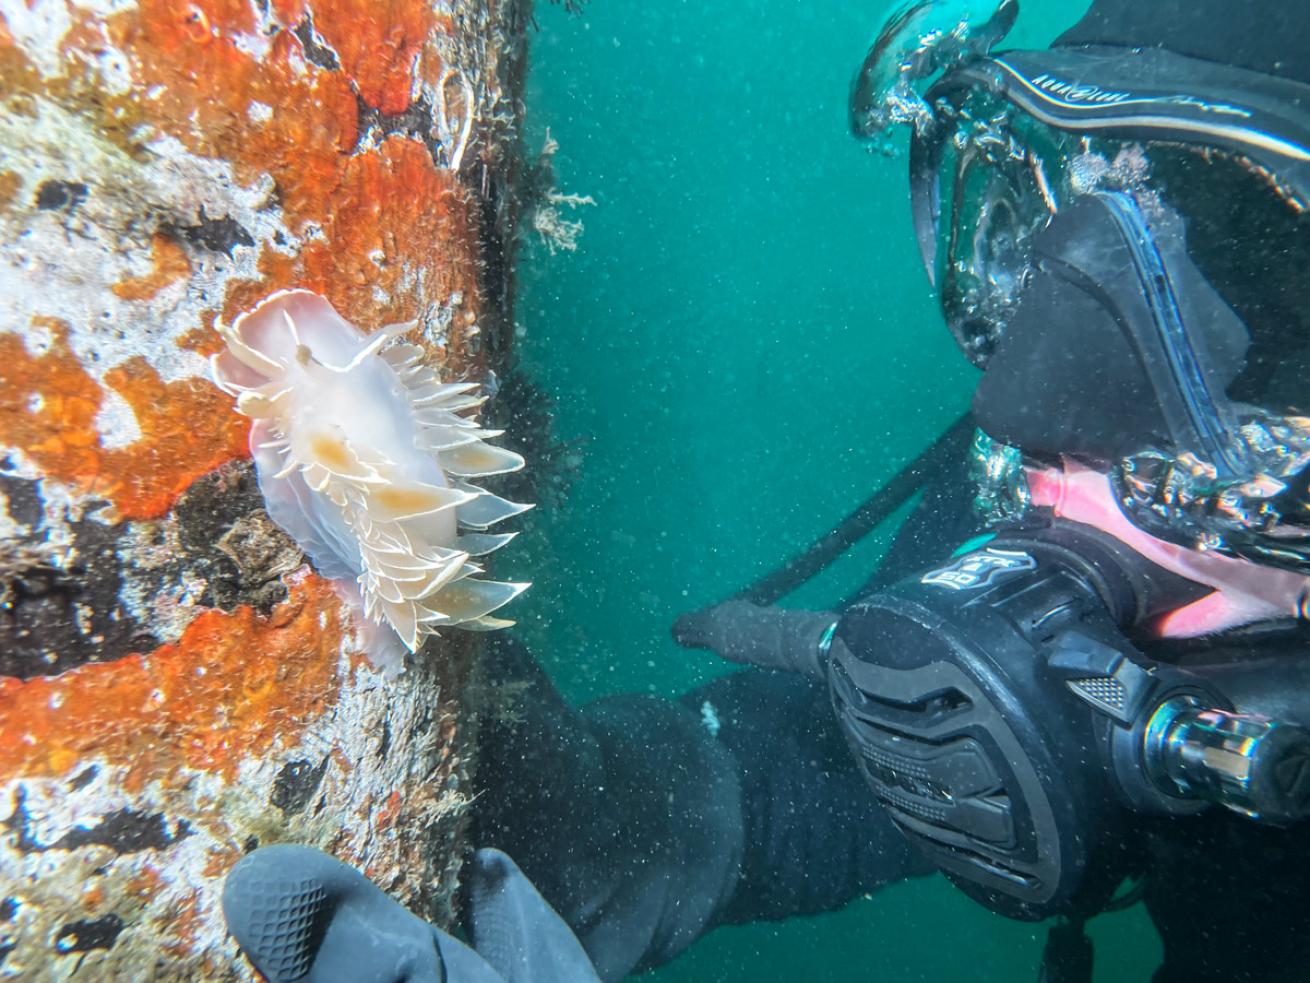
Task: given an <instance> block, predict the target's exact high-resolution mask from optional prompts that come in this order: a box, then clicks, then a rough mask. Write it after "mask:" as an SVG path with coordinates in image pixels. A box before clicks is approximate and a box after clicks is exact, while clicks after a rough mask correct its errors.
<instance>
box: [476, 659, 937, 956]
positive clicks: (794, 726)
mask: <svg viewBox="0 0 1310 983" xmlns="http://www.w3.org/2000/svg"><path fill="white" fill-rule="evenodd" d="M491 651H492V656H491V658H492V660H493V665H492V668H493V670H494V671H495V672H496V673H498V678H499V679H501V680H502V681H512V682H509V683H508V684H507V683H505V682H502V685H501V687H500V689H501V690H502V691H504V692H507V693H510V694H517V697H512V696H511V697H510V699H511V702H510V703H508V704H507V705H504V706H502V707H501V708H500V709H499V710H498V711H497V714H498V719H497V720H496V721H495V722H494V724H493V725H489V726H484V729H483V734H482V735H481V740H480V766H479V768H480V776H479V779H480V780H479V785H480V786H482V789H483V791H482V792H481V794H480V796H479V799H478V801H477V804H476V805H475V810H474V828H473V830H472V832H471V837H472V842H474V843H476V844H477V845H479V846H484V847H495V848H497V849H500V850H502V851H504V852H505V853H506V854H508V855H509V856H511V857H512V858H513V859H514V860H515V862H516V863H517V864H518V866H519V867H520V868H521V869H522V870H523V872H524V873H525V874H526V875H527V877H528V878H529V879H530V880H531V881H532V883H533V884H534V885H535V886H536V888H537V890H538V891H540V892H541V895H542V896H543V897H544V898H545V899H546V901H547V902H549V904H550V905H551V907H553V908H554V909H555V910H556V911H557V912H558V913H559V914H560V916H561V917H562V918H563V919H564V920H565V922H566V923H567V924H568V925H569V927H570V928H572V929H573V931H574V932H575V933H576V934H577V936H578V938H579V940H580V941H581V942H582V944H583V947H584V948H585V949H586V951H587V955H588V956H589V957H590V958H591V960H592V962H593V964H594V965H595V967H596V970H597V972H598V973H599V975H600V976H601V978H602V979H604V980H618V979H621V978H622V977H623V976H625V975H626V974H628V973H630V972H633V971H637V970H641V969H645V968H649V967H652V966H656V965H659V964H661V963H663V962H666V961H668V960H669V959H672V958H673V957H674V956H675V955H677V954H678V953H679V952H681V951H682V950H683V949H685V948H686V947H687V946H688V945H690V944H691V943H692V942H693V941H694V940H695V939H696V938H698V937H699V936H700V935H702V934H704V932H705V931H707V930H708V929H709V928H710V927H712V926H713V925H715V924H718V923H723V922H743V921H751V920H756V919H766V918H767V919H773V918H786V917H788V916H790V915H798V914H813V913H816V912H821V911H829V910H833V909H835V908H839V907H841V906H842V905H844V904H845V903H847V902H848V901H850V900H851V899H852V898H854V897H856V896H858V895H860V894H864V893H867V892H869V891H871V890H873V889H875V888H877V887H878V886H880V885H882V884H886V883H888V882H889V881H893V880H898V879H900V878H903V877H906V876H909V875H911V874H914V873H920V872H924V871H926V869H927V868H926V866H925V865H924V864H923V863H922V861H920V860H919V859H918V858H917V856H916V855H915V854H913V853H912V851H911V849H910V848H909V847H908V845H907V844H906V843H905V842H904V841H903V839H902V838H901V837H900V835H899V834H898V833H897V832H896V831H895V830H894V829H893V828H892V826H891V824H890V822H889V821H888V820H887V818H886V817H885V815H884V814H883V812H882V811H881V809H880V807H879V806H878V804H877V802H876V801H875V800H874V798H873V796H872V794H871V793H870V792H869V790H868V788H867V787H866V786H865V785H864V783H863V780H862V779H861V777H860V775H859V773H858V771H857V769H856V767H855V764H854V762H853V761H852V760H851V758H850V755H849V753H848V752H847V750H846V748H845V745H844V743H843V741H842V738H841V735H840V734H839V733H838V730H837V726H836V722H835V720H834V719H833V717H832V712H831V710H830V708H829V707H828V704H827V695H826V689H825V687H824V686H823V685H822V684H820V683H816V682H815V681H813V680H811V679H808V678H806V677H802V676H797V675H795V674H791V673H779V672H765V671H759V670H745V671H742V672H739V673H735V674H733V675H731V676H727V677H724V678H722V679H719V680H716V681H715V682H713V683H710V684H709V685H707V686H703V687H700V688H698V689H696V690H693V691H692V692H690V693H687V694H686V695H685V696H684V697H683V698H682V699H681V700H680V701H678V702H670V701H668V700H660V699H656V698H654V697H649V696H632V695H625V696H616V697H610V698H607V699H604V700H599V701H597V702H595V703H592V704H589V705H588V706H586V707H584V708H583V709H582V710H581V711H577V710H573V709H571V708H570V707H568V705H567V704H566V703H564V701H563V700H562V699H560V698H559V696H558V694H556V693H555V691H554V689H553V688H552V687H551V685H550V682H549V680H548V679H547V678H546V677H545V675H544V674H543V673H542V672H541V670H540V669H539V668H538V667H537V666H536V665H535V663H533V662H532V660H531V657H530V656H529V655H528V653H527V652H526V650H525V649H523V648H522V647H521V646H518V645H516V644H515V643H514V642H513V641H512V640H510V639H508V638H499V639H496V640H495V641H493V643H492V645H491ZM507 686H508V689H507V688H506V687H507Z"/></svg>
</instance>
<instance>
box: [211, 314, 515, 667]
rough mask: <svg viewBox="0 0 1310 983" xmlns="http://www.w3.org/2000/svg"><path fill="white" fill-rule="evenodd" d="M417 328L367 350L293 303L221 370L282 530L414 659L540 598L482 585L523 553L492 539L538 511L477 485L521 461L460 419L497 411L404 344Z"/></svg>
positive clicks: (253, 327) (333, 322) (389, 330)
mask: <svg viewBox="0 0 1310 983" xmlns="http://www.w3.org/2000/svg"><path fill="white" fill-rule="evenodd" d="M412 327H413V325H412V324H395V325H390V326H387V327H384V328H381V329H379V330H378V331H376V332H374V333H373V334H372V335H371V336H368V337H364V336H363V335H361V333H360V332H359V331H357V330H356V329H355V328H354V327H353V326H352V325H351V324H350V323H349V322H347V321H345V320H344V319H343V318H342V317H341V316H340V315H338V314H337V312H336V311H335V310H334V309H333V308H332V305H331V304H329V303H328V302H327V301H326V300H325V299H324V298H322V297H320V296H319V295H318V294H316V293H313V292H311V291H308V290H284V291H279V292H278V293H275V294H272V295H271V296H269V297H268V298H266V299H265V300H264V301H262V302H261V303H260V304H259V305H258V306H257V307H255V308H254V309H253V310H251V311H248V312H247V313H245V314H242V315H241V316H240V317H238V318H237V319H236V321H235V323H233V324H232V326H231V327H230V328H229V327H225V326H222V325H220V326H219V331H220V333H221V334H222V336H223V339H224V340H225V341H226V342H227V350H226V351H224V352H222V353H220V354H218V355H216V356H214V357H213V359H212V360H211V370H212V374H213V378H214V381H215V383H216V384H217V385H218V386H219V387H220V388H221V389H223V390H224V391H225V392H227V393H230V394H231V395H233V396H235V397H236V399H237V410H238V411H239V412H241V413H243V414H245V415H246V416H249V417H251V418H253V419H254V421H255V422H254V425H253V426H252V427H251V431H250V450H251V455H252V457H253V458H254V462H255V467H256V470H257V473H258V475H259V485H260V490H261V491H262V492H263V495H264V500H265V504H266V506H267V508H268V512H269V515H270V516H271V517H272V518H273V520H274V521H275V522H276V523H277V524H278V525H279V526H281V527H282V528H283V529H284V530H285V531H286V532H287V533H289V534H290V535H291V536H292V537H293V538H294V539H295V540H296V541H297V543H299V544H300V546H301V548H302V549H304V550H305V552H306V553H308V554H309V556H310V557H311V559H312V560H313V561H314V565H315V567H316V568H317V569H318V571H319V572H320V573H321V574H322V575H323V576H326V577H331V578H334V579H337V580H338V581H341V582H345V583H351V582H353V583H354V584H355V585H357V587H358V594H359V599H360V601H361V602H362V606H363V612H364V614H365V616H366V617H367V618H368V619H369V620H370V621H371V622H372V623H374V624H386V625H389V626H390V627H391V628H392V629H394V631H395V634H396V635H397V636H398V637H399V639H400V641H401V642H402V643H403V644H404V645H405V647H406V648H407V649H409V651H411V652H414V651H416V650H417V649H418V647H419V645H420V644H421V643H422V641H423V638H424V636H425V635H427V634H430V633H431V632H433V631H434V630H436V629H437V628H440V627H443V626H448V625H459V626H461V627H464V628H473V629H484V630H485V629H492V628H501V627H505V626H507V625H510V624H512V623H513V622H511V621H506V620H503V619H501V618H496V617H493V616H492V612H494V611H496V610H497V609H499V608H500V607H502V606H503V605H504V604H506V603H507V602H508V601H510V600H511V599H512V598H514V597H515V596H516V595H517V594H519V593H520V592H521V591H522V590H523V589H524V588H526V587H527V584H518V583H501V582H498V581H492V580H481V579H478V578H477V577H476V576H475V575H476V574H479V573H482V572H483V569H482V567H481V566H480V565H479V564H478V563H477V562H476V558H478V557H482V556H485V555H487V554H489V553H491V552H493V551H494V550H497V549H499V548H500V547H501V546H503V545H505V543H507V542H509V540H510V539H512V538H513V537H514V534H513V533H505V534H493V533H489V532H487V531H486V530H488V529H489V528H490V527H491V526H493V525H495V524H496V523H498V522H500V521H501V520H503V519H506V518H509V517H510V516H513V515H517V514H518V513H520V512H523V511H524V510H526V509H527V508H529V507H530V506H527V505H519V504H516V503H513V502H508V501H506V500H505V499H503V498H499V497H498V496H496V495H493V494H491V493H490V492H488V491H486V490H485V489H482V488H479V487H477V486H476V485H473V484H470V483H469V481H468V480H467V479H470V478H479V477H483V476H486V475H493V474H501V473H504V472H508V471H516V470H518V469H519V468H521V467H522V466H523V458H522V457H520V456H519V455H518V454H515V453H514V452H513V451H509V450H505V449H504V448H501V447H496V446H494V445H492V444H488V443H486V442H485V441H486V440H487V439H488V438H491V437H497V436H499V435H500V431H497V430H484V429H481V428H480V427H479V426H478V424H477V422H476V421H475V420H472V419H470V418H468V417H467V416H463V415H461V413H462V412H463V411H467V410H471V409H475V408H476V407H478V406H480V405H481V404H482V402H483V398H482V397H480V396H478V395H477V394H476V392H475V390H476V388H477V384H476V383H470V382H457V383H443V382H442V381H441V380H440V379H439V378H438V377H437V374H436V373H435V372H434V371H433V370H432V369H431V368H429V367H428V366H427V365H425V364H424V361H423V352H422V350H421V349H420V348H418V347H417V346H415V345H412V344H408V343H406V342H401V341H398V340H397V339H398V338H399V336H400V335H402V334H404V333H405V332H406V331H408V330H409V329H410V328H412ZM379 658H381V660H382V661H386V657H385V656H382V657H378V656H375V661H378V659H379Z"/></svg>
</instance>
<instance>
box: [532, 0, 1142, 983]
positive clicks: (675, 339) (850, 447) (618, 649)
mask: <svg viewBox="0 0 1310 983" xmlns="http://www.w3.org/2000/svg"><path fill="white" fill-rule="evenodd" d="M1085 7H1086V2H1083V3H1081V4H1078V3H1074V4H1068V3H1063V2H1060V0H1045V2H1036V0H1034V2H1030V3H1025V6H1024V13H1023V16H1022V17H1021V19H1020V24H1019V26H1018V28H1017V29H1016V32H1015V33H1014V34H1013V35H1012V37H1011V40H1012V42H1013V43H1014V44H1015V46H1025V45H1028V46H1031V45H1040V44H1044V43H1046V42H1047V41H1048V40H1049V39H1050V38H1051V37H1053V36H1054V35H1055V34H1056V33H1058V32H1059V31H1060V30H1061V29H1063V28H1064V27H1066V26H1068V25H1069V24H1070V23H1072V22H1073V21H1074V20H1075V19H1076V18H1077V16H1078V15H1079V14H1080V13H1081V12H1082V10H1083V9H1085ZM880 9H881V8H880V6H879V5H878V4H868V5H866V4H851V3H835V2H831V0H805V2H802V3H795V2H792V0H775V2H772V3H760V4H723V3H692V2H687V0H648V2H643V3H618V2H615V0H591V3H590V4H589V5H588V7H587V9H586V12H585V14H584V15H583V16H582V17H573V16H569V15H567V14H566V13H564V12H563V11H562V10H561V9H559V8H557V7H553V6H549V5H547V4H545V3H541V4H539V5H538V19H539V21H540V25H541V30H540V32H539V33H538V34H537V35H536V36H535V37H534V39H533V40H534V49H533V67H532V73H531V76H530V83H529V102H528V104H529V139H530V141H531V142H532V143H533V145H537V144H539V143H540V141H541V139H542V138H543V136H544V133H545V130H546V128H547V127H549V128H550V131H551V134H552V135H553V136H554V137H555V138H556V139H558V141H559V143H560V147H561V149H560V151H559V154H558V156H557V159H556V161H557V168H558V171H559V178H560V182H559V183H560V185H561V187H562V188H563V189H564V190H567V191H571V192H576V193H579V194H590V195H592V196H594V197H595V199H596V201H597V205H596V207H594V208H586V209H582V210H581V211H580V213H579V214H578V216H577V217H580V218H581V219H582V220H583V221H584V222H585V224H586V231H585V233H584V235H583V237H582V239H581V241H580V249H579V251H578V252H577V253H574V254H567V253H564V254H559V255H556V256H550V255H548V254H547V252H546V251H545V250H544V249H542V248H539V247H535V246H534V247H530V248H529V249H528V250H527V252H526V255H525V256H524V258H523V263H522V265H521V293H520V305H519V323H520V341H519V343H518V344H519V351H520V353H521V356H522V358H523V361H524V363H525V365H526V366H527V367H528V368H529V369H530V370H531V371H532V373H533V375H534V376H535V377H536V379H537V380H538V381H539V382H540V383H541V384H542V385H543V386H544V387H545V388H546V389H547V390H548V391H549V392H551V393H552V394H553V395H554V396H555V397H556V399H557V401H558V406H557V427H558V430H559V433H560V435H561V436H563V437H565V438H575V437H581V438H584V439H585V441H586V444H585V450H584V453H583V460H582V464H581V466H580V468H579V469H578V472H577V474H576V476H575V480H574V483H573V487H572V491H571V493H570V495H569V497H568V500H567V501H566V502H565V504H564V505H563V506H562V507H561V508H559V509H556V510H553V511H545V512H542V513H539V514H537V515H536V517H535V518H534V519H533V520H532V521H531V522H530V523H529V524H528V526H527V530H526V533H525V535H524V536H523V537H521V538H520V540H519V541H518V543H516V548H517V555H516V556H515V557H514V558H512V559H511V560H510V564H509V567H508V568H507V569H509V570H510V572H512V573H514V574H523V573H530V576H531V577H532V579H533V580H534V581H535V586H534V587H533V589H532V590H531V591H530V592H529V593H528V594H527V595H526V596H525V598H524V599H523V600H522V601H521V602H520V603H519V604H518V607H517V610H516V612H515V616H516V617H517V618H518V619H519V623H520V629H519V630H520V632H521V635H522V636H523V637H524V638H525V640H526V641H528V642H529V644H530V645H531V646H532V647H533V649H534V650H535V651H536V652H537V653H538V655H539V657H540V658H541V659H542V661H543V662H544V663H545V665H546V666H547V668H548V669H549V671H550V672H551V674H552V675H553V676H554V678H555V679H556V681H557V682H558V684H559V686H560V688H561V689H562V690H563V691H564V693H565V694H566V695H567V696H569V697H570V698H571V699H574V700H585V699H588V698H591V697H595V696H598V695H602V694H605V693H611V692H621V691H652V692H656V693H661V694H670V695H671V694H676V693H678V692H680V691H681V690H683V689H685V688H687V687H689V686H692V685H695V684H697V683H699V682H701V681H704V680H705V679H708V678H710V677H711V676H712V675H714V674H716V673H720V672H723V671H725V666H724V665H722V664H719V663H716V661H715V660H714V658H713V657H712V656H709V655H704V654H700V653H688V652H686V651H683V650H681V649H679V648H678V647H676V646H675V645H674V644H673V643H672V641H671V640H670V639H669V634H668V628H669V624H670V623H671V622H672V621H673V619H674V618H675V617H676V616H677V614H678V613H680V612H681V611H684V610H687V609H688V608H693V607H699V606H701V605H703V604H705V603H707V602H709V601H711V600H713V599H716V598H718V597H721V596H723V595H725V594H727V593H730V592H731V591H733V590H735V589H736V588H738V587H739V586H741V585H742V584H744V583H745V582H747V581H749V580H750V579H752V578H753V577H755V576H757V575H759V574H760V573H762V572H764V571H765V570H767V569H769V568H770V567H772V566H773V565H774V564H776V563H778V562H779V561H780V560H781V559H783V558H784V557H785V556H787V555H788V554H790V553H791V552H793V551H794V550H796V549H797V548H798V547H801V546H803V545H805V544H807V543H808V542H809V541H811V540H812V539H813V538H814V537H815V536H816V535H818V534H819V533H821V532H822V531H823V530H825V529H826V528H828V527H829V526H831V525H832V524H833V523H834V522H836V521H837V520H838V519H839V518H840V517H841V516H843V515H844V514H846V513H847V512H848V511H850V510H851V509H852V508H854V507H855V506H856V505H858V504H859V503H860V502H861V501H862V500H863V499H864V498H865V497H866V496H867V495H868V494H869V493H870V492H871V491H872V490H873V489H874V488H875V487H876V486H877V485H878V484H879V483H880V482H881V481H882V480H884V479H885V478H887V477H888V476H890V475H891V474H892V473H894V472H895V470H896V469H897V468H898V467H899V466H900V465H901V464H903V463H904V462H905V461H906V460H908V459H909V458H911V457H913V456H914V455H915V454H916V453H917V452H918V451H919V450H920V449H921V448H922V447H923V446H924V445H925V444H926V443H928V442H929V441H930V440H931V439H932V438H933V437H934V436H935V435H936V434H937V433H939V432H940V431H941V430H942V429H943V428H944V427H945V426H946V425H948V424H949V423H950V421H951V420H953V419H954V418H955V416H956V415H957V414H958V413H959V412H960V411H961V410H962V409H964V408H965V407H966V406H967V404H968V398H969V393H970V390H971V386H972V382H973V376H972V370H970V369H969V368H968V367H967V365H966V364H965V363H964V360H963V359H962V358H961V357H960V356H959V355H958V353H957V352H956V350H955V348H954V345H953V344H952V342H951V341H950V338H949V336H948V334H947V332H946V330H945V329H944V328H943V327H942V325H941V323H940V320H939V316H938V313H937V309H936V306H935V302H934V299H933V297H932V295H931V292H930V290H929V287H928V284H927V281H926V278H925V277H924V274H923V271H922V268H921V266H920V264H919V260H918V258H917V254H916V251H915V246H914V240H913V236H912V233H911V229H910V220H909V208H908V201H907V197H906V191H905V169H906V164H905V160H904V157H903V156H902V157H899V158H891V159H889V158H884V157H880V156H871V155H869V154H868V153H866V152H865V151H864V150H862V149H861V148H860V147H859V146H858V145H857V144H856V143H855V141H854V140H853V139H852V138H851V137H850V136H849V135H848V132H847V127H846V119H845V112H846V109H845V106H846V93H847V86H848V83H849V80H850V76H851V74H852V72H853V71H854V69H855V67H856V66H857V65H858V64H859V62H860V60H861V59H862V57H863V55H864V52H865V50H866V48H867V44H868V41H869V39H870V38H871V37H872V35H873V33H874V31H875V29H876V27H877V22H878V19H879V13H880ZM885 545H886V534H884V535H883V536H881V537H877V536H875V537H871V540H870V541H869V542H867V543H866V544H863V545H862V546H861V547H860V548H859V549H857V550H854V551H853V552H852V554H851V555H849V556H848V557H847V558H845V559H844V560H843V561H842V562H840V563H839V564H837V565H836V566H834V568H833V569H832V570H830V571H829V572H828V573H827V574H825V575H824V576H823V577H822V578H820V579H819V580H818V581H816V582H815V583H814V584H812V585H810V586H809V587H807V588H806V589H805V590H804V591H802V592H798V593H797V594H796V595H794V596H793V597H792V598H790V599H789V600H788V603H791V604H796V605H807V606H809V605H812V606H820V605H824V604H827V603H831V602H832V601H833V600H835V599H836V598H837V597H839V596H842V595H843V593H844V592H845V591H848V590H850V589H851V588H853V587H854V586H855V585H857V584H858V583H859V582H860V581H861V578H863V577H864V576H867V574H868V572H869V570H870V569H871V567H872V566H873V564H874V563H875V562H876V560H877V557H878V555H879V552H880V551H881V550H882V549H883V548H884V547H885ZM1093 934H1094V935H1095V936H1096V937H1097V939H1098V952H1097V961H1098V966H1097V977H1096V978H1097V980H1098V981H1110V980H1115V981H1125V980H1127V981H1133V980H1145V979H1147V978H1148V977H1149V972H1150V969H1151V968H1152V967H1153V966H1154V965H1155V964H1156V962H1157V959H1158V943H1157V942H1156V941H1155V937H1154V934H1153V932H1152V931H1151V929H1150V926H1149V925H1148V924H1147V923H1146V922H1145V919H1144V918H1143V917H1142V916H1141V915H1140V914H1138V913H1136V912H1129V913H1126V914H1119V915H1110V916H1103V917H1102V918H1101V919H1099V920H1098V921H1097V922H1096V923H1094V926H1093ZM1044 939H1045V930H1044V929H1043V928H1041V927H1033V926H1029V925H1023V924H1018V923H1014V922H1008V921H1006V920H1004V919H1001V918H999V917H995V916H992V915H989V914H987V913H986V912H984V911H983V910H982V909H980V908H979V907H977V906H976V905H974V904H972V903H971V902H969V901H968V900H966V899H965V898H964V897H963V896H961V895H959V894H958V893H957V892H956V891H954V889H952V888H950V887H949V886H948V885H947V884H946V883H945V882H944V881H943V880H941V879H940V878H932V879H927V880H922V881H919V882H916V883H913V884H904V885H898V886H896V887H893V888H891V889H889V890H886V891H883V892H881V893H880V894H878V895H877V896H876V897H873V898H870V899H864V900H861V901H858V902H857V903H855V904H853V905H851V906H850V907H849V908H848V909H846V910H845V911H843V912H840V913H838V914H835V915H829V916H824V917H820V918H811V919H797V920H793V921H791V922H787V923H782V924H770V925H766V926H749V927H743V928H731V929H721V930H719V931H716V932H714V933H712V934H711V935H710V936H708V937H707V938H705V939H704V940H702V941H701V942H699V943H697V944H696V945H695V946H694V947H693V948H692V949H691V950H690V951H689V952H688V953H687V954H685V955H684V956H683V957H681V958H680V959H679V960H677V961H676V962H675V963H673V964H672V965H670V966H669V967H666V968H665V969H662V970H660V971H658V972H657V973H655V974H653V975H651V976H649V977H647V979H651V980H655V981H659V983H672V981H718V980H722V981H738V980H742V981H744V980H754V981H761V980H762V981H771V980H815V981H846V980H850V981H855V980H877V981H881V983H910V981H915V983H922V981H941V983H952V981H956V980H960V981H964V980H970V981H979V980H981V981H1007V983H1008V981H1024V980H1032V979H1035V976H1036V965H1037V961H1038V959H1039V956H1040V951H1041V946H1042V944H1043V942H1044Z"/></svg>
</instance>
